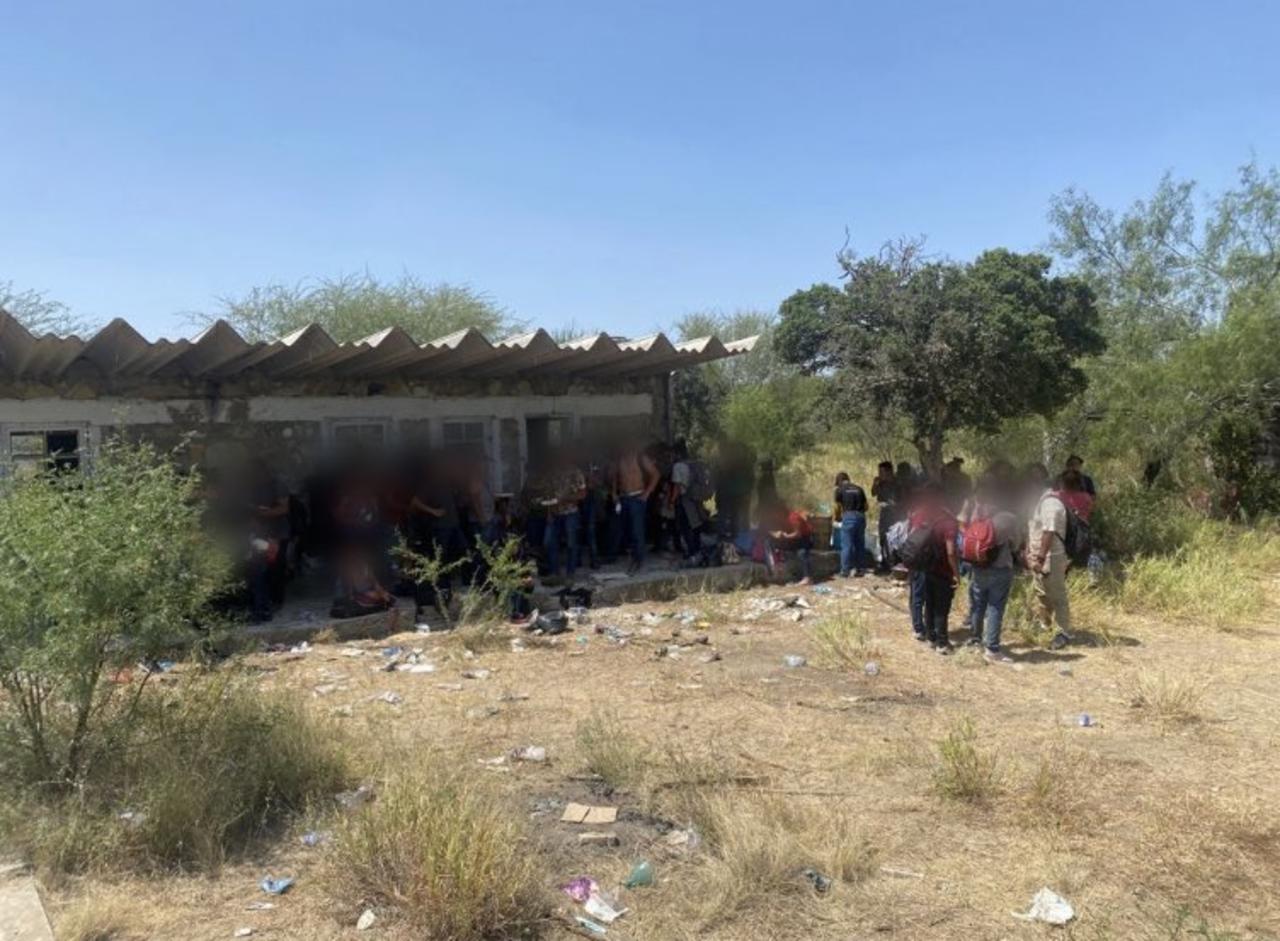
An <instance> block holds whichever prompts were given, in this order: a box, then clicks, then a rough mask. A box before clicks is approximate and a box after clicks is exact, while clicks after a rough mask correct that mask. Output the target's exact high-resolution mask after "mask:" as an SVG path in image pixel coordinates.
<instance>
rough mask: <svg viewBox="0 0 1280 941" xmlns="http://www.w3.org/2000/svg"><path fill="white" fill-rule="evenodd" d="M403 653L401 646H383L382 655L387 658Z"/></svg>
mask: <svg viewBox="0 0 1280 941" xmlns="http://www.w3.org/2000/svg"><path fill="white" fill-rule="evenodd" d="M402 653H404V648H403V647H383V648H382V655H383V656H384V657H387V658H395V657H398V656H400V655H401V654H402Z"/></svg>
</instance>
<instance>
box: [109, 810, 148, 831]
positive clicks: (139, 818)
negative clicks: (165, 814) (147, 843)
mask: <svg viewBox="0 0 1280 941" xmlns="http://www.w3.org/2000/svg"><path fill="white" fill-rule="evenodd" d="M116 819H118V820H121V821H123V822H124V823H126V824H128V825H129V826H130V827H135V828H136V827H140V826H142V825H143V824H144V823H146V822H147V815H146V814H145V813H143V812H142V811H141V810H126V811H125V812H124V813H122V814H119V815H118V816H117V818H116Z"/></svg>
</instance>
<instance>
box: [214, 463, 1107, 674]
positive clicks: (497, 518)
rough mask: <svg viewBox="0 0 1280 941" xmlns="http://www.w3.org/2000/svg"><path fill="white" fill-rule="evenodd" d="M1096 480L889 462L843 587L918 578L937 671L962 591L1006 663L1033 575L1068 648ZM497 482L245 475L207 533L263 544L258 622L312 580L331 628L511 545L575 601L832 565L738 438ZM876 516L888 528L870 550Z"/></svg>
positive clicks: (258, 554) (1070, 473) (860, 499)
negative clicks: (597, 582)
mask: <svg viewBox="0 0 1280 941" xmlns="http://www.w3.org/2000/svg"><path fill="white" fill-rule="evenodd" d="M1082 463H1083V462H1082V461H1081V459H1080V458H1078V457H1072V458H1071V459H1069V460H1068V461H1067V462H1066V466H1065V467H1064V469H1063V471H1062V473H1061V474H1060V475H1059V476H1058V477H1057V478H1055V479H1051V476H1050V474H1049V471H1048V470H1047V469H1046V468H1045V467H1044V466H1043V465H1039V464H1035V465H1031V466H1028V467H1026V468H1024V469H1022V470H1021V471H1020V472H1019V471H1017V470H1015V468H1014V467H1013V466H1012V465H1010V464H1009V463H1008V462H1005V461H996V462H994V463H993V464H991V466H990V467H988V468H987V469H986V471H985V472H984V473H983V474H982V475H981V476H980V477H979V478H978V479H977V481H976V482H974V481H972V480H971V479H970V478H969V476H968V475H967V474H966V473H965V472H964V468H963V465H964V462H963V461H962V460H961V459H959V458H955V459H953V460H952V461H950V462H949V463H947V464H946V465H945V467H943V469H942V471H941V473H940V474H938V475H936V476H934V477H930V476H927V475H924V474H922V473H921V472H919V471H918V470H917V469H916V468H914V467H913V466H912V465H910V464H909V463H906V462H903V463H900V464H898V465H896V466H895V465H894V464H893V463H892V462H890V461H883V462H881V463H880V465H879V467H878V468H877V471H876V475H875V477H874V479H873V480H872V481H871V486H870V493H869V494H868V492H867V491H866V490H864V489H863V488H862V487H861V486H860V485H859V484H857V483H855V482H854V481H853V480H852V478H851V477H850V475H849V474H847V473H841V474H839V475H838V476H837V477H836V479H835V487H834V491H833V493H832V507H833V514H832V517H833V532H832V544H833V546H834V547H836V548H838V550H839V572H840V574H841V575H842V576H844V577H861V576H863V575H865V574H866V573H867V572H869V571H871V570H872V569H875V570H876V571H878V572H879V573H880V574H889V573H890V571H891V570H892V569H893V568H894V567H897V568H899V569H902V568H905V569H906V570H907V571H906V577H907V579H908V582H909V587H910V611H911V626H912V629H913V631H914V634H915V636H916V638H917V639H918V640H920V641H921V642H923V643H928V644H930V645H932V646H933V648H934V649H936V650H938V651H939V652H940V653H947V652H949V651H950V650H951V649H952V644H951V636H950V632H949V630H948V621H949V619H950V615H951V610H952V607H953V603H954V599H955V594H956V592H957V591H958V590H959V588H960V585H961V583H962V580H963V579H966V578H967V580H968V602H969V604H968V614H967V617H966V625H967V627H968V638H967V642H969V643H973V644H980V645H982V646H983V647H984V649H985V652H986V655H987V656H988V657H990V658H993V659H996V660H1003V659H1007V658H1006V655H1005V654H1004V652H1003V651H1002V648H1001V628H1002V623H1003V618H1004V611H1005V607H1006V604H1007V602H1008V599H1009V596H1010V592H1011V589H1012V585H1013V580H1014V577H1015V573H1016V572H1017V571H1018V570H1020V569H1022V568H1026V569H1027V570H1029V572H1030V573H1031V578H1032V581H1033V585H1034V593H1035V597H1036V600H1037V605H1038V610H1039V612H1040V617H1041V620H1042V622H1043V624H1044V625H1045V626H1046V627H1052V628H1053V629H1054V639H1053V643H1054V645H1055V646H1061V645H1062V644H1065V643H1068V642H1069V640H1070V637H1071V614H1070V607H1069V604H1068V600H1067V591H1066V581H1065V579H1066V572H1067V569H1068V567H1069V565H1070V564H1071V562H1072V559H1073V549H1074V550H1077V551H1076V552H1075V553H1074V554H1075V555H1078V549H1079V547H1078V545H1076V543H1078V542H1079V534H1080V532H1081V530H1082V529H1083V531H1084V532H1085V534H1086V536H1087V522H1088V519H1089V514H1090V512H1091V510H1092V505H1093V500H1094V499H1095V497H1096V490H1095V488H1094V483H1093V481H1092V479H1091V478H1090V477H1089V476H1088V475H1086V474H1084V473H1083V472H1082V470H1081V466H1082ZM486 470H487V467H486V462H485V459H484V456H483V455H482V454H480V453H478V452H467V451H455V452H450V453H440V454H435V455H419V456H417V457H414V458H408V457H402V458H401V459H399V460H396V461H388V462H384V463H381V464H374V463H371V462H369V461H368V460H367V458H365V459H361V460H355V459H353V460H349V461H346V462H344V463H341V464H336V465H333V466H331V467H329V468H328V469H327V470H326V471H318V472H317V473H316V474H314V475H313V476H312V477H311V478H310V479H308V480H307V481H305V482H304V483H303V485H302V486H301V487H300V488H299V489H298V491H297V492H294V491H291V490H290V489H289V488H288V487H286V486H285V485H284V484H283V483H282V482H281V481H280V479H279V478H278V477H277V476H275V475H274V474H273V473H272V472H271V470H270V469H269V468H268V466H267V465H266V464H265V463H264V462H262V461H257V462H255V463H253V464H251V465H250V466H248V467H247V468H244V469H243V470H242V471H241V472H240V473H236V474H227V475H219V474H214V473H212V472H209V473H207V474H206V488H207V497H208V503H209V512H210V519H211V525H212V526H214V527H215V528H216V529H217V530H218V531H219V532H222V533H224V534H225V535H226V536H227V538H228V539H229V540H234V541H235V542H236V544H238V545H240V546H243V545H244V543H243V540H244V538H245V536H247V537H248V546H247V549H245V550H244V551H243V552H242V560H243V564H244V573H243V574H244V576H245V577H244V583H245V585H246V586H247V597H246V598H245V602H246V604H247V607H248V609H249V614H250V617H251V619H252V620H254V621H256V622H262V621H267V620H270V619H271V618H272V617H273V615H274V613H275V612H276V611H277V610H279V608H280V606H281V605H282V604H283V602H284V599H285V596H286V593H287V591H288V587H287V586H288V584H289V582H290V580H291V579H292V578H294V577H296V576H298V575H299V574H303V573H306V572H308V571H310V570H316V571H318V572H323V573H324V575H323V576H322V577H327V578H330V579H331V580H332V583H333V586H334V595H335V598H334V602H333V608H332V614H333V616H335V617H347V616H357V615H361V614H366V613H370V612H374V611H379V610H385V609H386V608H389V607H391V606H392V605H394V604H395V596H396V595H406V596H412V597H413V598H414V599H415V602H416V605H417V607H418V609H419V612H420V613H421V612H422V611H424V610H425V609H430V608H434V607H439V606H441V605H444V606H447V605H449V604H450V602H451V601H452V598H453V595H454V593H455V590H456V589H458V588H470V587H475V586H477V585H479V584H482V583H483V582H484V577H485V572H486V570H485V565H486V562H485V560H486V558H487V557H489V555H488V553H486V552H485V551H484V550H485V548H486V547H487V548H488V549H491V550H496V549H498V548H499V547H502V546H507V545H511V546H514V547H515V550H516V552H517V554H518V556H519V557H520V558H521V559H523V560H526V561H528V562H529V563H531V566H532V567H533V569H534V570H535V571H536V572H537V575H538V577H539V579H540V580H541V582H542V584H543V585H547V586H558V585H565V586H567V587H570V588H571V587H572V585H573V583H574V580H575V578H576V577H577V573H578V571H579V569H580V567H581V566H583V565H585V566H587V567H589V568H592V569H596V568H599V567H600V566H602V565H607V564H611V563H614V562H621V561H622V560H624V559H625V561H626V563H627V569H626V572H627V574H629V575H634V574H636V573H639V572H640V571H642V570H643V569H645V567H646V566H647V565H648V564H649V559H650V558H651V556H653V555H654V554H664V555H666V556H667V558H668V560H669V561H670V562H671V563H672V564H674V565H676V566H699V565H701V566H705V565H716V564H721V563H725V562H733V561H737V560H739V559H741V558H744V557H745V558H751V559H753V560H754V561H757V562H762V563H763V564H764V565H765V566H766V567H767V568H768V570H769V571H770V573H771V574H775V575H776V574H777V573H779V572H780V571H781V569H782V566H783V565H784V564H785V563H786V562H787V560H788V558H793V559H794V560H795V561H796V563H797V564H798V567H799V570H800V583H801V584H806V583H808V582H809V581H810V580H811V578H812V576H813V569H812V554H813V552H814V550H815V549H818V548H823V547H819V546H818V545H817V543H816V528H815V520H814V519H813V518H812V517H811V516H810V515H809V514H807V513H805V512H803V511H801V510H799V509H796V508H794V507H790V506H788V505H787V504H786V502H784V501H783V499H782V498H781V497H780V495H779V492H778V486H777V481H776V477H775V474H774V468H773V465H772V464H771V462H769V461H767V460H765V461H760V462H757V460H756V456H755V454H754V453H752V452H751V450H750V449H749V448H747V447H745V446H744V445H742V444H740V443H737V442H734V441H730V440H721V441H719V442H717V444H716V447H715V450H714V453H713V455H712V457H711V459H710V460H702V459H699V458H698V457H696V456H694V455H693V454H691V453H690V449H689V448H688V446H687V445H686V444H685V442H683V441H679V440H678V441H676V442H674V444H672V445H670V446H667V445H663V444H652V445H650V446H648V447H639V446H638V445H636V444H634V443H625V442H624V443H620V444H617V445H615V446H612V447H607V448H589V447H586V446H582V445H578V446H564V447H559V448H555V449H553V450H551V451H550V452H549V453H548V454H546V455H545V457H544V459H543V460H541V461H540V462H538V464H537V465H536V466H535V467H533V468H531V469H530V472H529V473H528V475H527V477H526V481H525V484H524V486H523V488H522V489H521V490H520V492H518V493H494V492H493V491H492V490H491V489H490V487H489V485H488V483H487V474H486ZM872 501H874V503H875V504H876V506H877V510H878V513H877V516H878V525H877V528H876V531H875V533H874V534H873V535H872V536H871V537H870V539H869V538H868V529H867V527H868V514H869V512H870V510H871V503H872ZM824 538H825V537H824ZM399 547H403V548H407V549H408V550H409V551H410V552H411V553H412V554H413V555H415V556H416V557H419V558H429V559H434V560H436V561H437V562H438V563H439V564H438V566H437V568H438V571H437V574H436V575H435V576H434V577H432V578H430V579H426V578H422V577H414V575H413V573H412V571H411V570H408V571H407V570H406V568H405V566H404V565H403V564H401V563H402V560H403V557H404V553H403V552H400V551H398V548H399ZM1077 561H1078V559H1077ZM508 603H509V608H510V611H511V614H512V615H513V617H519V616H522V615H525V614H527V613H528V610H529V607H530V605H529V603H528V600H527V598H526V597H523V596H522V597H518V598H511V599H508Z"/></svg>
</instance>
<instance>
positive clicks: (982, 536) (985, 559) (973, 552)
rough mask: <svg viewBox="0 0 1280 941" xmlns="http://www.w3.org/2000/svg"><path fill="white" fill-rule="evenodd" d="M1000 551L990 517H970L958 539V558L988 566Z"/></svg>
mask: <svg viewBox="0 0 1280 941" xmlns="http://www.w3.org/2000/svg"><path fill="white" fill-rule="evenodd" d="M999 552H1000V544H999V543H998V542H997V541H996V524H995V522H994V521H993V520H992V519H991V518H990V517H982V518H980V519H972V520H970V521H969V525H968V526H966V527H965V528H964V535H963V536H962V537H961V539H960V558H961V560H962V561H965V562H968V563H969V564H970V565H977V566H983V567H985V566H988V565H990V564H991V563H992V562H994V561H995V559H996V555H997V554H998V553H999Z"/></svg>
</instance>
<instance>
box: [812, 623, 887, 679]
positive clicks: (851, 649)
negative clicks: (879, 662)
mask: <svg viewBox="0 0 1280 941" xmlns="http://www.w3.org/2000/svg"><path fill="white" fill-rule="evenodd" d="M813 642H814V645H815V646H816V647H817V648H818V655H817V658H816V659H817V662H818V663H819V664H821V665H822V666H828V667H832V668H834V669H844V670H861V669H862V667H863V666H864V664H866V662H867V661H868V660H875V659H878V658H879V656H880V647H879V646H878V645H877V644H876V642H875V639H874V638H873V637H872V635H871V628H870V627H869V626H868V624H867V618H866V615H864V614H862V613H861V612H857V613H854V614H842V615H839V616H837V617H833V618H828V619H826V620H824V621H821V622H819V623H818V625H817V627H815V628H814V629H813Z"/></svg>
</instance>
